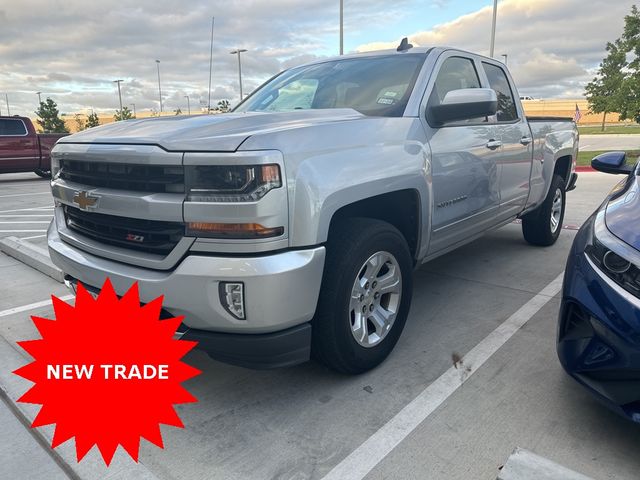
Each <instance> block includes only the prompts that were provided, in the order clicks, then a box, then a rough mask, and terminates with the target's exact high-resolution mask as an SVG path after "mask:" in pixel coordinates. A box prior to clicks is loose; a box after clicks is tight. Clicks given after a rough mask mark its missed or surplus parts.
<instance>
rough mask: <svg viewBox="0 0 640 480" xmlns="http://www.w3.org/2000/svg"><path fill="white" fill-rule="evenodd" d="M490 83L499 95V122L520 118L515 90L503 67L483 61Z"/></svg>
mask: <svg viewBox="0 0 640 480" xmlns="http://www.w3.org/2000/svg"><path fill="white" fill-rule="evenodd" d="M482 67H483V68H484V71H485V73H486V74H487V78H488V79H489V85H490V86H491V88H493V89H494V90H495V92H496V95H497V96H498V112H497V117H498V122H512V121H514V120H517V119H518V111H517V109H516V102H515V101H514V99H513V92H512V91H511V86H510V85H509V80H507V76H506V75H505V73H504V70H502V68H500V67H498V66H496V65H492V64H490V63H484V62H483V63H482Z"/></svg>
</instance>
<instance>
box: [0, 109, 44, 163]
mask: <svg viewBox="0 0 640 480" xmlns="http://www.w3.org/2000/svg"><path fill="white" fill-rule="evenodd" d="M36 142H37V137H36V136H35V135H29V131H28V130H27V126H26V125H25V124H24V122H23V121H22V120H21V119H20V118H0V172H3V171H4V172H19V171H30V170H33V169H34V168H36V167H37V166H38V162H39V152H38V148H37V143H36Z"/></svg>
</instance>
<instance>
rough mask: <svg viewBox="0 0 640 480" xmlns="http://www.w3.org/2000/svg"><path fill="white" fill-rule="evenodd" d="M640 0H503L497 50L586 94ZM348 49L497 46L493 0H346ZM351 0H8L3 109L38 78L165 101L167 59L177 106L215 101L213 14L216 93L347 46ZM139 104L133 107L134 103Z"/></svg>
mask: <svg viewBox="0 0 640 480" xmlns="http://www.w3.org/2000/svg"><path fill="white" fill-rule="evenodd" d="M635 1H637V0H635ZM633 3H634V0H501V1H500V2H499V4H498V22H497V25H498V27H497V35H496V50H495V55H496V57H498V58H502V57H500V55H501V54H503V53H506V54H507V55H508V64H509V67H510V69H511V71H512V73H513V75H514V77H515V80H516V82H517V84H518V87H519V90H520V93H521V94H527V95H533V96H535V97H541V98H562V97H565V98H566V97H571V98H575V97H579V96H581V95H582V92H583V90H584V84H585V83H586V82H587V81H589V80H590V79H591V78H592V77H593V74H594V72H595V69H596V68H597V66H598V63H599V62H600V61H601V60H602V57H603V55H604V48H605V45H606V42H607V41H609V40H613V39H615V38H617V37H618V36H620V34H621V32H622V27H623V23H624V22H623V18H624V15H625V14H627V13H628V12H629V11H630V9H631V5H632V4H633ZM344 4H345V11H344V15H345V50H346V51H366V50H374V49H379V48H388V47H392V46H395V45H397V43H398V41H399V39H400V38H401V37H402V36H409V39H410V41H412V43H414V44H416V45H421V46H430V45H449V46H455V47H461V48H464V49H468V50H472V51H475V52H479V53H484V54H488V52H489V42H490V25H491V15H492V5H493V1H492V0H344ZM338 6H339V1H338V0H224V1H223V0H190V1H189V2H177V1H175V0H174V1H171V0H138V1H129V2H125V1H112V0H101V1H100V2H98V1H86V0H84V1H77V0H49V1H44V0H20V1H16V0H0V100H1V102H0V109H1V111H2V113H3V114H6V106H5V104H4V95H3V94H4V93H5V92H6V93H7V94H8V97H9V103H10V107H11V113H12V114H29V115H30V114H32V113H33V111H34V110H35V109H36V107H37V95H36V94H35V92H37V91H41V92H43V94H42V95H43V98H44V97H47V96H50V97H51V98H53V99H54V100H55V101H56V102H57V103H58V105H59V107H60V110H61V112H65V113H72V112H80V111H82V112H86V111H88V110H89V109H90V108H94V109H95V110H97V111H99V112H105V113H112V112H113V110H114V109H115V108H117V106H118V93H117V88H116V85H115V84H114V83H113V80H115V79H123V80H124V82H123V83H122V97H123V104H125V105H130V104H132V103H135V105H136V109H137V110H139V111H140V110H150V109H156V110H157V109H158V83H157V82H158V79H157V70H156V63H155V59H159V60H160V61H161V63H160V75H161V81H162V94H163V103H164V110H165V111H168V110H174V109H176V108H181V109H182V110H183V111H185V112H186V102H187V101H186V99H185V98H184V97H185V95H188V96H189V97H190V100H191V107H192V109H197V108H199V107H200V105H206V103H207V89H208V81H209V47H210V34H211V17H212V16H215V29H214V50H213V57H214V62H213V80H212V104H214V103H217V101H218V100H219V99H223V98H224V99H229V100H230V101H231V103H232V104H235V103H237V101H238V97H239V90H238V76H237V58H236V57H235V56H232V55H230V54H229V51H230V50H231V49H234V48H236V47H241V48H246V49H247V50H248V52H247V53H245V54H243V58H242V68H243V83H244V91H245V93H246V92H249V91H251V90H252V89H253V88H255V87H257V86H258V85H260V84H261V83H262V82H263V81H264V80H266V79H267V78H269V77H270V76H272V75H273V74H275V73H277V72H278V71H280V70H282V69H283V68H287V67H290V66H293V65H297V64H299V63H303V62H305V61H309V60H312V59H314V58H317V57H323V56H330V55H335V54H337V53H338V48H339V47H338V41H339V40H338V14H339V9H338V8H339V7H338ZM130 108H131V107H130Z"/></svg>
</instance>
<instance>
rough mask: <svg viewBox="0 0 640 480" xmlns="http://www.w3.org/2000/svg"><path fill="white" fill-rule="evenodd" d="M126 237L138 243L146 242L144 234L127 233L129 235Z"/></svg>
mask: <svg viewBox="0 0 640 480" xmlns="http://www.w3.org/2000/svg"><path fill="white" fill-rule="evenodd" d="M125 239H126V240H127V241H129V242H137V243H142V242H144V235H136V234H135V233H127V236H126V237H125Z"/></svg>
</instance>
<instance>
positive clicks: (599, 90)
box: [585, 7, 635, 131]
mask: <svg viewBox="0 0 640 480" xmlns="http://www.w3.org/2000/svg"><path fill="white" fill-rule="evenodd" d="M634 8H635V7H634ZM607 52H608V55H607V56H606V57H605V58H604V60H602V63H600V67H599V68H598V72H597V74H596V77H595V78H594V79H593V80H592V81H591V82H589V83H588V84H587V86H586V87H585V95H586V97H587V101H588V102H589V110H591V111H592V112H593V113H602V114H603V115H602V131H604V125H605V121H606V118H607V113H609V112H621V111H622V110H623V109H624V103H625V101H624V99H623V93H624V91H625V90H626V88H625V86H624V83H625V73H624V70H625V68H626V66H627V55H626V48H625V45H624V43H623V42H622V41H621V40H620V39H618V40H616V41H615V42H614V43H611V42H608V43H607Z"/></svg>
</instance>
